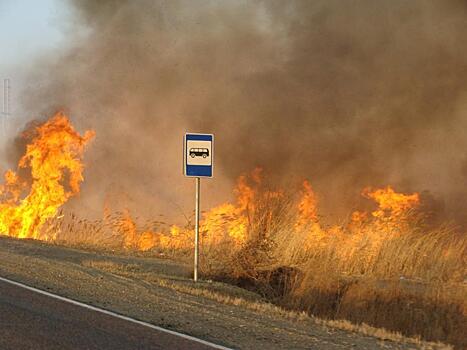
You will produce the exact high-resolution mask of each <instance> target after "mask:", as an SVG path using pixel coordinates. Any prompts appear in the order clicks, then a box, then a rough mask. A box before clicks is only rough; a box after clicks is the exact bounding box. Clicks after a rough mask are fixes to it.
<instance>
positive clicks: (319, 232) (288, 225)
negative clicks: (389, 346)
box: [202, 189, 467, 348]
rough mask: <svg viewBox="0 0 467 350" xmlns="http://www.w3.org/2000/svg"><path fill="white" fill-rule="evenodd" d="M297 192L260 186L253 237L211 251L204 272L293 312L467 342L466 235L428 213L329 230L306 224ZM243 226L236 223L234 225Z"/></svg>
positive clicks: (248, 213) (251, 214)
mask: <svg viewBox="0 0 467 350" xmlns="http://www.w3.org/2000/svg"><path fill="white" fill-rule="evenodd" d="M296 203H297V199H296V195H294V194H293V193H292V194H290V193H289V194H287V195H286V194H283V193H282V194H281V195H277V192H274V191H270V190H267V189H264V190H261V189H259V190H258V191H257V193H256V195H255V196H254V198H252V203H250V206H249V207H248V208H247V209H246V210H245V212H244V213H243V214H241V215H244V216H245V217H246V218H247V220H246V223H247V224H246V229H245V232H246V239H245V240H244V242H242V243H241V244H238V242H235V241H234V240H232V238H231V237H230V236H229V235H228V234H227V233H226V230H228V228H229V227H230V226H229V224H228V223H227V222H223V221H222V220H219V223H218V225H217V226H216V227H215V230H217V232H208V233H205V234H206V235H214V236H217V237H225V239H224V240H221V241H220V242H219V241H217V242H216V243H215V244H210V242H211V241H210V240H209V239H206V241H205V242H204V244H203V245H202V252H203V256H202V268H203V273H204V274H205V275H207V276H210V277H211V278H217V279H222V280H228V281H231V282H234V283H237V284H239V285H241V286H243V287H246V288H252V289H254V290H256V291H258V292H260V293H262V294H263V295H264V296H265V297H267V298H270V299H272V300H274V301H275V302H276V303H279V304H281V305H283V306H286V307H288V308H291V309H298V310H304V311H307V312H309V313H311V314H314V315H317V316H320V317H325V318H328V319H348V320H351V321H353V322H357V323H367V324H370V325H373V326H377V327H385V328H387V329H390V330H394V331H400V332H402V333H403V334H405V335H409V336H421V337H423V338H424V339H427V340H437V341H448V342H450V343H452V344H455V345H456V346H457V347H458V348H463V347H465V346H467V342H466V338H465V335H464V333H465V332H464V331H465V324H467V322H466V321H467V318H466V315H467V303H466V300H467V298H466V297H467V288H466V287H467V286H466V284H465V278H466V266H467V237H466V235H465V233H462V232H459V231H458V230H456V229H455V228H454V227H449V226H439V227H429V226H428V225H427V224H426V223H425V220H424V219H423V215H422V214H423V213H420V212H417V211H416V210H408V211H406V212H404V213H402V214H400V213H399V214H398V215H396V216H395V217H391V216H390V215H388V216H387V217H372V216H370V217H369V218H368V219H367V220H366V221H363V222H354V221H352V220H350V219H349V221H348V222H346V223H343V224H342V225H340V226H332V227H322V226H321V225H320V224H319V222H318V220H309V221H308V223H307V224H305V225H297V222H299V221H300V220H299V218H298V216H299V215H300V213H299V212H298V211H297V205H296ZM228 220H230V221H233V222H237V221H238V218H236V217H228V218H226V221H228Z"/></svg>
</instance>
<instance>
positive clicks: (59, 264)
mask: <svg viewBox="0 0 467 350" xmlns="http://www.w3.org/2000/svg"><path fill="white" fill-rule="evenodd" d="M0 276H2V277H5V278H10V279H13V280H16V281H18V282H22V283H26V284H28V285H31V286H34V287H37V288H40V289H44V290H48V291H51V292H53V293H56V294H59V295H62V296H66V297H68V298H72V299H75V300H79V301H81V302H84V303H87V304H90V305H95V306H98V307H101V308H104V309H108V310H111V311H114V312H117V313H120V314H124V315H128V316H131V317H133V318H136V319H139V320H143V321H147V322H150V323H152V324H155V325H158V326H161V327H164V328H167V329H172V330H175V331H178V332H182V333H185V334H189V335H192V336H195V337H198V338H201V339H205V340H208V341H211V342H214V343H218V344H222V345H225V346H228V347H232V348H238V349H260V348H263V349H348V348H355V349H418V348H444V347H443V346H435V345H433V344H431V345H430V344H428V343H419V344H417V343H410V342H409V341H407V340H406V339H404V338H402V337H401V339H400V341H393V340H391V341H388V340H382V339H378V338H376V337H372V336H366V335H364V334H362V333H361V332H351V331H346V330H342V329H338V328H334V327H330V326H329V325H328V324H326V323H325V322H322V321H319V320H315V319H313V318H310V317H307V316H305V315H300V314H296V313H292V312H287V311H285V310H281V309H279V308H277V307H275V306H273V305H270V304H268V303H265V302H264V301H263V300H262V299H261V298H260V297H259V296H258V295H256V294H254V293H251V292H247V291H245V290H242V289H240V288H236V287H234V286H230V285H226V284H222V283H217V282H201V283H197V284H194V283H192V282H191V281H190V278H189V276H190V272H189V269H188V267H186V266H183V265H180V264H178V263H176V262H173V261H170V260H167V259H155V258H148V257H135V256H131V255H110V254H104V253H99V252H91V251H83V250H77V249H70V248H66V247H61V246H55V245H48V244H45V243H41V242H37V241H27V240H23V241H19V240H14V239H9V238H3V237H0ZM340 328H342V327H340ZM384 334H385V333H384V331H381V332H380V337H381V338H384V337H385V336H384Z"/></svg>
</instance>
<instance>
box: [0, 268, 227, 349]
mask: <svg viewBox="0 0 467 350" xmlns="http://www.w3.org/2000/svg"><path fill="white" fill-rule="evenodd" d="M0 281H2V282H5V283H9V284H11V285H14V286H17V287H21V288H24V289H27V290H29V291H32V292H35V293H38V294H42V295H45V296H47V297H50V298H54V299H57V300H60V301H63V302H66V303H69V304H73V305H76V306H80V307H84V308H86V309H88V310H92V311H96V312H100V313H103V314H105V315H109V316H112V317H116V318H119V319H121V320H125V321H128V322H132V323H136V324H139V325H141V326H145V327H148V328H152V329H154V330H157V331H160V332H163V333H167V334H171V335H175V336H178V337H180V338H184V339H187V340H191V341H194V342H197V343H200V344H203V345H206V346H209V347H211V348H213V349H219V350H233V349H232V348H228V347H225V346H222V345H218V344H214V343H211V342H209V341H207V340H203V339H199V338H196V337H193V336H191V335H188V334H183V333H179V332H176V331H172V330H170V329H166V328H162V327H159V326H156V325H153V324H151V323H148V322H144V321H140V320H137V319H134V318H131V317H129V316H124V315H121V314H118V313H116V312H113V311H109V310H105V309H101V308H99V307H97V306H92V305H88V304H85V303H82V302H80V301H77V300H73V299H69V298H66V297H62V296H60V295H57V294H53V293H50V292H47V291H45V290H42V289H38V288H35V287H31V286H28V285H26V284H24V283H21V282H17V281H13V280H10V279H8V278H4V277H1V276H0Z"/></svg>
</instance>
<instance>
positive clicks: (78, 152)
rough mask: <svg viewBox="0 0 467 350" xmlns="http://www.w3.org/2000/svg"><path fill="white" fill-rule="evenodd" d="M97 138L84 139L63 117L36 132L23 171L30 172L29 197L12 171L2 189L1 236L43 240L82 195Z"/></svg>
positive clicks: (90, 134)
mask: <svg viewBox="0 0 467 350" xmlns="http://www.w3.org/2000/svg"><path fill="white" fill-rule="evenodd" d="M93 136H94V132H93V131H87V132H86V133H85V134H84V136H80V135H79V134H78V133H77V132H76V131H75V129H74V128H73V126H72V125H71V124H70V121H69V120H68V118H67V117H66V116H65V115H64V114H63V113H57V114H56V115H55V116H54V117H52V118H51V119H50V120H49V121H47V122H46V123H44V124H43V125H41V126H39V127H37V128H36V129H35V137H34V138H33V140H32V142H31V143H30V144H29V145H28V146H27V149H26V154H25V155H24V156H23V157H22V158H21V159H20V161H19V164H18V166H19V167H20V168H30V169H31V177H32V183H31V186H30V190H29V193H28V194H27V196H26V197H25V198H24V199H20V195H21V193H22V192H23V191H24V190H25V189H26V185H25V182H24V181H23V180H21V179H20V178H19V176H18V175H17V174H16V173H15V172H14V171H12V170H8V171H7V172H6V173H5V185H3V186H2V187H1V189H0V194H1V197H2V198H1V202H0V234H4V235H7V236H12V237H17V238H35V239H39V238H43V239H46V240H47V239H51V237H41V227H42V226H43V225H44V223H45V222H46V221H47V220H48V219H50V218H53V217H54V216H56V214H57V210H58V208H59V207H61V206H62V205H63V204H64V203H65V202H66V201H67V200H68V199H69V198H70V197H72V196H75V195H76V194H78V193H79V186H80V183H81V182H82V181H83V174H82V173H83V164H82V161H81V160H82V156H83V153H84V148H85V146H86V144H87V143H88V141H89V140H90V139H92V138H93Z"/></svg>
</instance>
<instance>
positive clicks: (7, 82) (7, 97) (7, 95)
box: [2, 78, 10, 137]
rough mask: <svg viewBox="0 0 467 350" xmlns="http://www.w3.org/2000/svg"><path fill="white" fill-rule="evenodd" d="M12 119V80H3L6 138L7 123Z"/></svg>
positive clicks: (3, 128) (4, 135)
mask: <svg viewBox="0 0 467 350" xmlns="http://www.w3.org/2000/svg"><path fill="white" fill-rule="evenodd" d="M8 118H10V79H8V78H7V79H3V109H2V133H3V137H6V129H7V121H8Z"/></svg>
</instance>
